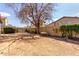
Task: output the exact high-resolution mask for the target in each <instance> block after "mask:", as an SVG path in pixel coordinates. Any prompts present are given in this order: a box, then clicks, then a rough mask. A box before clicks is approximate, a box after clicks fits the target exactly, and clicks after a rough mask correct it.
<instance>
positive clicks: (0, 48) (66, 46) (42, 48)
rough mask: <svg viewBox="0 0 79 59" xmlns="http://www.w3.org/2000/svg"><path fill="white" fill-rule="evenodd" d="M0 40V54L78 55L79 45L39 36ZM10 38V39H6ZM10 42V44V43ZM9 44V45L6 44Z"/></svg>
mask: <svg viewBox="0 0 79 59" xmlns="http://www.w3.org/2000/svg"><path fill="white" fill-rule="evenodd" d="M3 40H5V41H3V42H2V41H0V55H3V56H70V55H76V56H77V55H79V45H76V44H72V43H67V42H64V41H59V40H55V39H54V38H48V37H40V38H39V39H35V40H34V39H24V40H16V41H15V42H14V43H12V42H13V40H10V38H9V39H3ZM7 40H10V41H7ZM11 43H12V44H11ZM9 44H11V45H10V46H9V47H8V45H9Z"/></svg>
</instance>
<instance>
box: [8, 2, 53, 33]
mask: <svg viewBox="0 0 79 59" xmlns="http://www.w3.org/2000/svg"><path fill="white" fill-rule="evenodd" d="M7 6H8V7H11V8H12V10H13V11H14V12H15V14H16V16H17V17H18V18H19V19H20V20H21V21H22V22H23V23H26V24H28V23H31V24H32V25H34V26H35V27H36V29H37V33H38V34H39V33H40V27H41V26H42V25H44V23H47V21H50V20H52V17H53V16H52V14H53V10H54V4H51V3H21V4H7Z"/></svg>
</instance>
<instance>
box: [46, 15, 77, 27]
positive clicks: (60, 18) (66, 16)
mask: <svg viewBox="0 0 79 59" xmlns="http://www.w3.org/2000/svg"><path fill="white" fill-rule="evenodd" d="M63 18H76V19H79V17H70V16H64V17H61V18H60V19H58V20H57V21H54V22H52V23H50V24H48V25H47V26H49V25H51V24H53V23H56V22H58V21H60V20H61V19H63Z"/></svg>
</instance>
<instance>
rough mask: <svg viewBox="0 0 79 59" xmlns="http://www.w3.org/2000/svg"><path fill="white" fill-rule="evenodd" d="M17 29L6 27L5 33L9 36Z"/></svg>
mask: <svg viewBox="0 0 79 59" xmlns="http://www.w3.org/2000/svg"><path fill="white" fill-rule="evenodd" d="M15 30H16V28H15V27H13V26H6V27H4V33H5V34H9V33H15Z"/></svg>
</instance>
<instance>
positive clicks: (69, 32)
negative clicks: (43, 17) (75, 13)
mask: <svg viewBox="0 0 79 59" xmlns="http://www.w3.org/2000/svg"><path fill="white" fill-rule="evenodd" d="M60 31H61V32H62V36H64V35H65V36H68V37H69V38H71V37H72V36H73V32H75V33H79V25H78V24H75V25H62V26H60Z"/></svg>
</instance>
